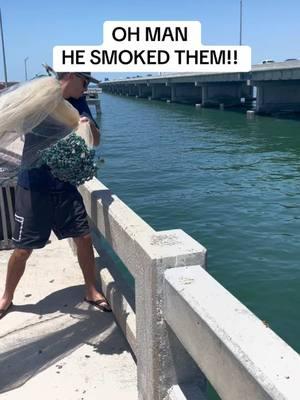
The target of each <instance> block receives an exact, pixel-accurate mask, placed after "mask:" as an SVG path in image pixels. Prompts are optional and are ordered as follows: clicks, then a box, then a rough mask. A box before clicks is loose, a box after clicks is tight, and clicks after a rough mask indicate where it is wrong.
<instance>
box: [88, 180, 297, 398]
mask: <svg viewBox="0 0 300 400" xmlns="http://www.w3.org/2000/svg"><path fill="white" fill-rule="evenodd" d="M80 191H81V194H82V196H83V199H84V202H85V205H86V209H87V212H88V215H89V217H90V219H91V222H92V225H93V227H94V232H96V237H95V247H96V249H97V251H98V252H99V253H101V255H103V253H104V252H103V248H102V247H101V245H99V243H98V240H97V234H98V233H100V234H101V236H102V237H104V238H105V239H106V241H107V242H108V243H109V244H110V246H111V248H112V250H113V251H114V252H115V253H116V254H117V255H118V257H119V258H120V259H121V260H122V261H123V263H124V265H125V266H126V267H127V268H128V270H129V272H130V273H131V274H132V276H133V277H134V280H135V290H134V292H135V293H134V297H135V298H134V300H135V301H133V302H132V301H130V293H129V294H128V293H127V290H126V289H123V288H125V287H126V284H124V282H122V278H121V277H120V275H119V274H118V272H117V270H116V269H115V268H111V267H112V265H110V266H109V264H110V261H109V259H108V258H107V259H106V260H108V261H106V262H105V263H107V265H106V266H107V267H108V268H103V269H102V270H101V280H102V285H103V286H102V289H103V291H104V293H105V295H106V296H107V297H108V299H109V300H110V302H111V304H112V308H113V311H114V314H115V316H116V319H117V321H118V323H119V325H120V326H121V328H122V330H123V332H124V334H125V336H126V338H127V340H128V342H129V344H130V345H131V348H132V350H133V352H134V353H135V355H136V358H137V367H138V369H137V370H138V392H139V399H143V400H163V399H166V400H167V399H169V400H171V399H205V398H206V396H205V391H206V378H207V379H208V380H209V381H210V383H211V384H212V385H213V386H214V388H215V389H216V391H217V392H218V393H219V395H220V397H221V398H222V399H225V400H226V399H228V400H229V399H230V400H250V399H251V400H262V399H264V400H265V399H278V400H279V399H281V400H283V399H286V400H287V399H289V400H292V399H295V400H296V399H299V395H300V394H299V393H300V360H299V356H298V354H297V353H296V352H295V351H294V350H292V349H291V348H290V347H289V346H288V345H287V344H286V343H285V342H283V341H282V340H281V339H280V338H279V337H278V336H277V335H276V334H275V333H273V332H272V331H271V329H269V328H268V327H267V326H266V325H265V324H264V323H263V322H262V321H260V320H259V319H258V318H256V317H255V316H254V315H253V314H252V313H251V312H250V311H249V310H248V309H247V308H246V307H245V306H243V305H242V304H241V303H240V302H239V301H238V300H237V299H236V298H234V297H233V296H232V295H231V294H230V293H229V292H227V291H226V289H225V288H224V287H222V286H221V285H220V284H219V283H218V282H216V281H215V280H214V279H213V278H212V277H211V276H210V275H209V274H208V273H207V272H206V271H205V265H206V249H205V248H204V247H203V246H201V244H199V243H198V242H196V241H195V240H194V239H192V238H191V237H190V236H188V235H187V234H186V233H184V232H183V231H182V230H170V231H163V232H156V231H154V230H153V229H152V228H151V227H150V226H149V225H148V224H147V223H146V222H145V221H143V220H142V219H141V218H140V217H139V216H138V215H136V214H135V213H134V212H133V211H132V210H131V209H130V208H128V207H127V206H126V205H125V204H124V203H123V202H122V201H121V200H120V199H119V198H118V197H117V196H115V195H113V194H112V193H111V192H110V190H109V189H107V188H106V187H105V186H104V185H103V184H102V183H101V182H99V181H98V180H97V179H93V180H92V181H90V182H87V183H86V184H85V185H83V186H81V187H80ZM101 258H102V257H101ZM134 302H135V306H134ZM201 371H202V372H201ZM205 377H206V378H205Z"/></svg>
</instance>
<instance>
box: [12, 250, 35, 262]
mask: <svg viewBox="0 0 300 400" xmlns="http://www.w3.org/2000/svg"><path fill="white" fill-rule="evenodd" d="M31 253H32V250H31V249H15V250H14V252H13V255H14V257H16V258H17V259H18V260H20V261H27V260H28V258H29V257H30V255H31Z"/></svg>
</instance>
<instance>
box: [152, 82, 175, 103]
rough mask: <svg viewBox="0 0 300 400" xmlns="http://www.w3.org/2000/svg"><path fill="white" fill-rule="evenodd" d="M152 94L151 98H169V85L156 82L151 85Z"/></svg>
mask: <svg viewBox="0 0 300 400" xmlns="http://www.w3.org/2000/svg"><path fill="white" fill-rule="evenodd" d="M151 90H152V94H151V98H152V99H153V100H154V99H157V100H167V99H171V86H166V85H164V84H156V85H152V86H151Z"/></svg>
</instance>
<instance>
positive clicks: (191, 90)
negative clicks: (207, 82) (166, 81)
mask: <svg viewBox="0 0 300 400" xmlns="http://www.w3.org/2000/svg"><path fill="white" fill-rule="evenodd" d="M201 100H202V93H201V88H200V87H198V86H195V85H194V83H192V82H191V83H173V84H172V85H171V101H172V102H176V103H188V104H197V103H201Z"/></svg>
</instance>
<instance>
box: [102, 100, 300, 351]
mask: <svg viewBox="0 0 300 400" xmlns="http://www.w3.org/2000/svg"><path fill="white" fill-rule="evenodd" d="M101 130H102V146H101V157H102V158H103V159H104V161H105V162H104V163H103V164H102V165H101V171H100V173H99V178H100V179H101V181H102V182H103V183H104V184H106V185H107V186H108V187H109V188H110V189H111V190H112V191H113V192H114V193H116V194H117V195H118V196H119V197H120V198H121V199H122V200H123V201H124V202H125V203H126V204H127V205H129V207H131V208H132V209H133V210H134V211H135V212H136V213H138V214H139V215H140V216H141V217H142V218H143V219H145V220H146V221H147V222H148V223H149V224H150V225H151V226H152V227H153V228H154V229H156V230H165V229H174V228H181V229H183V230H184V231H185V232H187V233H188V234H189V235H191V236H192V237H193V238H195V239H196V240H198V241H199V242H200V243H201V244H202V245H204V246H205V247H206V248H207V249H208V271H209V273H210V274H211V275H212V276H214V277H215V278H216V279H217V280H218V281H219V282H220V283H221V284H222V285H223V286H225V287H226V288H227V289H228V290H229V291H230V292H231V293H233V294H234V295H235V296H236V297H237V298H238V299H239V300H240V301H241V302H243V303H244V304H245V305H246V306H247V307H249V308H250V310H252V311H253V312H254V313H255V314H256V315H257V316H258V317H259V318H261V319H262V320H266V321H267V322H268V323H269V325H270V327H271V328H272V329H273V330H274V331H275V332H276V333H277V334H279V335H280V336H281V337H282V338H283V339H284V340H285V341H287V342H288V343H289V344H290V345H291V346H292V347H293V348H294V349H295V350H296V351H297V352H300V341H299V337H300V318H299V317H300V315H299V304H300V290H299V286H300V268H299V259H300V245H299V244H300V243H299V239H300V191H299V178H300V121H294V120H280V119H275V118H267V117H258V116H257V117H256V118H255V119H254V120H247V119H246V116H245V114H244V113H239V112H232V111H220V110H211V109H203V110H197V109H195V108H194V107H192V106H184V105H176V104H166V103H163V102H158V101H157V102H156V101H148V100H141V99H134V98H125V97H117V96H112V95H108V94H103V96H102V116H101Z"/></svg>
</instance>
